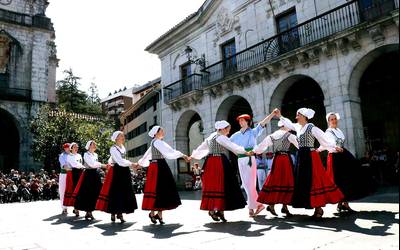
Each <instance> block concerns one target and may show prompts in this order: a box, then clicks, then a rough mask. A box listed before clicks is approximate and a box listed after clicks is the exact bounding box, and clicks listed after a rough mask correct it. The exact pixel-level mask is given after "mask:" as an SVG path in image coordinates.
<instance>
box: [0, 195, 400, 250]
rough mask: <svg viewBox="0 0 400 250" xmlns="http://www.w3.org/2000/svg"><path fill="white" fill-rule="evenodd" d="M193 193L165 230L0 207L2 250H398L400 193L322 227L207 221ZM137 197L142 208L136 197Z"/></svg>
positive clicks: (169, 216) (234, 216) (22, 206)
mask: <svg viewBox="0 0 400 250" xmlns="http://www.w3.org/2000/svg"><path fill="white" fill-rule="evenodd" d="M199 195H200V194H199V193H198V192H197V193H195V192H186V193H182V200H183V205H182V206H181V207H179V208H178V209H177V210H174V211H171V212H167V213H165V215H164V220H165V221H166V222H167V224H166V225H164V226H159V225H150V223H149V219H148V215H147V212H144V211H141V210H139V211H137V212H135V213H134V214H131V215H128V216H126V219H127V221H128V222H127V223H125V224H119V223H115V224H111V223H110V218H109V215H107V214H105V213H101V212H95V213H94V216H95V217H96V219H97V220H96V221H94V222H87V221H85V220H84V219H83V218H82V217H81V218H75V217H73V216H72V215H71V214H70V215H69V216H67V217H65V216H61V215H58V214H59V212H60V209H59V202H58V201H49V202H33V203H19V204H0V250H4V249H55V250H59V249H60V250H62V249H97V250H100V249H113V250H114V249H115V250H117V249H118V250H119V249H139V248H140V249H146V250H147V249H165V250H169V249H174V250H183V249H205V250H212V249H218V250H225V249H228V250H233V249H245V248H246V247H247V248H248V247H252V248H254V249H260V248H261V249H266V250H268V249H280V250H284V249H296V250H300V249H335V250H337V249H341V250H345V249H352V250H353V249H354V250H356V249H362V250H368V249H374V250H375V249H399V242H398V240H399V193H398V188H389V189H388V188H386V189H384V190H383V191H380V192H378V193H377V194H375V195H374V196H371V197H368V198H367V199H364V200H361V201H359V202H357V203H353V204H352V206H353V208H354V209H356V210H358V211H361V212H359V213H357V214H352V215H342V216H338V215H337V214H335V206H333V205H329V206H327V207H326V208H325V218H324V219H323V220H322V221H315V220H312V219H311V218H310V217H308V216H306V215H311V214H312V211H311V210H303V209H292V212H294V213H295V214H297V215H296V216H295V217H293V218H290V219H285V218H284V217H282V216H279V217H275V218H274V217H272V216H271V215H269V214H268V215H267V216H266V217H265V215H266V213H265V212H263V213H262V216H259V217H257V218H256V219H255V220H253V219H250V218H249V217H248V216H247V213H248V212H247V210H245V209H243V210H240V211H235V212H228V213H226V217H227V219H228V220H229V222H228V223H225V224H222V223H213V222H211V221H210V218H209V217H208V216H207V214H206V212H203V211H200V210H199V204H200V203H199ZM137 198H138V202H139V204H141V199H142V196H141V195H138V196H137ZM277 211H280V206H278V207H277Z"/></svg>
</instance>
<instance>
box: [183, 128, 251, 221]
mask: <svg viewBox="0 0 400 250" xmlns="http://www.w3.org/2000/svg"><path fill="white" fill-rule="evenodd" d="M215 129H216V130H217V132H214V133H212V134H211V135H210V136H209V137H208V138H207V139H206V140H205V141H204V142H203V143H202V144H201V145H200V146H199V147H198V148H197V149H196V150H194V151H193V153H192V156H191V157H190V158H194V159H196V160H200V159H202V158H204V157H205V156H207V158H206V160H205V163H204V166H203V169H204V174H203V195H202V200H201V207H200V209H201V210H206V211H209V212H208V214H209V215H210V216H211V218H212V219H213V220H214V221H220V220H222V221H223V222H226V219H225V215H224V211H232V210H236V209H240V208H244V207H245V206H246V201H245V199H244V197H243V194H242V191H241V189H240V186H239V183H238V180H237V178H236V174H235V172H234V170H233V167H232V166H231V164H230V162H229V160H228V157H227V156H228V151H227V150H230V151H232V152H234V153H235V154H246V155H248V156H251V155H252V154H253V153H252V152H246V150H245V149H244V148H243V147H241V146H238V145H236V144H234V143H233V142H231V141H230V140H229V138H228V137H227V135H228V134H229V132H230V129H231V126H230V124H229V123H228V122H226V121H218V122H216V123H215Z"/></svg>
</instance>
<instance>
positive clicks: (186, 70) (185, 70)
mask: <svg viewBox="0 0 400 250" xmlns="http://www.w3.org/2000/svg"><path fill="white" fill-rule="evenodd" d="M191 74H192V67H191V64H190V63H185V64H184V65H182V66H181V79H186V78H187V77H188V76H190V75H191Z"/></svg>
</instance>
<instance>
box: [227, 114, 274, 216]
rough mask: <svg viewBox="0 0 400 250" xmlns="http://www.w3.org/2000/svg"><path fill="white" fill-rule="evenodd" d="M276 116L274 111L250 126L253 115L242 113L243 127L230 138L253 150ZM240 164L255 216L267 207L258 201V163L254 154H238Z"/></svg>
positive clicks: (249, 203)
mask: <svg viewBox="0 0 400 250" xmlns="http://www.w3.org/2000/svg"><path fill="white" fill-rule="evenodd" d="M274 116H275V114H274V113H271V114H269V115H268V116H267V117H265V118H264V120H262V121H261V122H260V123H259V124H258V125H257V126H256V127H255V128H253V129H252V128H250V126H251V123H252V117H251V116H250V115H248V114H243V115H240V116H238V117H237V118H236V120H237V121H238V122H239V125H240V127H241V129H240V130H239V131H238V132H236V133H235V134H233V135H232V136H231V138H230V140H231V141H232V142H233V143H235V144H237V145H239V146H242V147H244V148H245V149H246V151H252V150H253V148H254V147H255V146H256V144H257V137H259V136H260V135H261V134H262V132H263V130H264V128H265V125H266V124H267V123H269V122H270V121H271V119H272V118H273V117H274ZM238 165H239V172H240V178H241V179H242V183H243V187H244V190H245V191H246V194H247V205H248V208H249V216H250V217H254V216H256V215H258V214H259V213H260V212H261V211H262V210H264V209H265V207H264V205H262V204H261V203H259V202H257V198H258V194H257V189H256V185H257V184H256V183H257V163H256V158H255V157H254V156H247V155H238Z"/></svg>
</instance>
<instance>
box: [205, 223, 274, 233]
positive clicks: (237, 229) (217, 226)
mask: <svg viewBox="0 0 400 250" xmlns="http://www.w3.org/2000/svg"><path fill="white" fill-rule="evenodd" d="M252 225H264V224H259V223H257V222H250V221H236V222H226V223H207V224H204V227H207V228H209V230H206V231H205V232H213V233H229V234H232V235H236V236H244V237H260V236H263V235H264V234H263V232H266V231H269V230H271V229H272V228H273V225H271V226H269V227H267V228H262V229H258V230H252V231H249V229H250V228H251V226H252Z"/></svg>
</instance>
